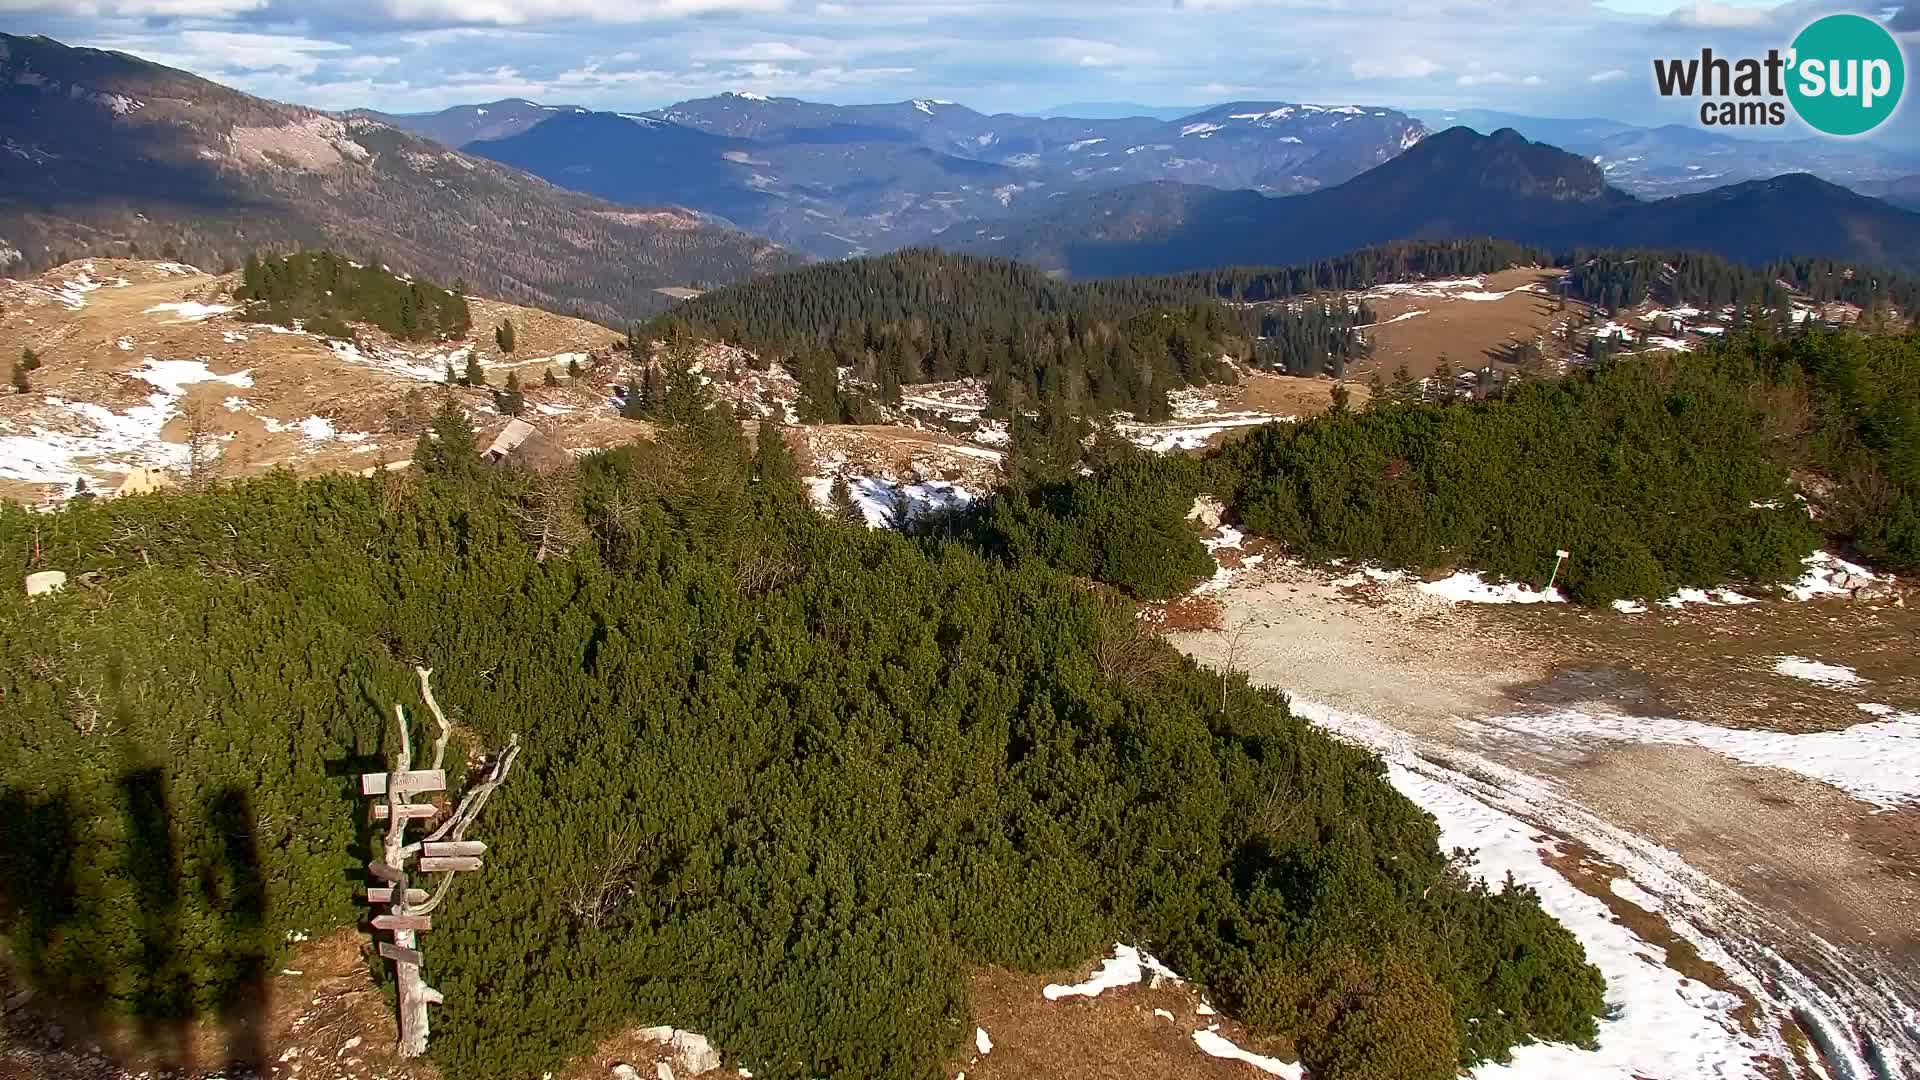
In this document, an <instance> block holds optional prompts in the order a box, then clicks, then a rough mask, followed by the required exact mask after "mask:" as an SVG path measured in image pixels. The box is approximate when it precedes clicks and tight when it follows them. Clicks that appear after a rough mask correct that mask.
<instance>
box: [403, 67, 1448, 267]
mask: <svg viewBox="0 0 1920 1080" xmlns="http://www.w3.org/2000/svg"><path fill="white" fill-rule="evenodd" d="M381 120H382V122H385V123H391V124H395V125H398V126H401V127H406V128H408V129H409V130H412V131H414V132H415V133H417V134H422V135H425V136H427V137H429V138H436V139H441V140H442V141H449V140H458V141H449V145H457V146H459V147H461V148H462V149H464V150H466V151H468V152H470V153H474V154H478V155H480V156H483V157H488V158H491V159H493V160H495V161H499V162H502V163H504V164H508V165H512V166H514V167H516V168H520V169H524V170H526V171H528V172H530V173H533V174H534V175H536V176H540V177H544V178H545V179H547V180H550V181H552V182H553V183H555V184H560V185H563V186H566V187H570V188H574V189H576V190H580V191H584V192H588V193H590V194H594V195H598V196H601V197H603V198H608V199H613V200H616V201H621V202H634V203H654V202H673V203H678V204H681V205H684V206H687V207H690V208H692V209H694V210H698V211H700V212H702V213H707V214H712V215H715V216H716V217H719V218H721V219H723V220H725V221H728V222H730V223H732V224H734V225H737V226H739V227H740V228H743V229H746V230H748V231H751V232H756V233H760V234H762V235H765V236H768V237H771V238H772V239H774V240H776V241H778V242H780V243H782V244H786V245H789V246H791V247H794V248H797V249H799V250H801V251H805V252H807V253H809V254H812V255H816V256H820V257H827V258H837V257H842V256H846V255H850V254H860V253H863V252H868V251H882V250H890V249H893V248H898V247H903V246H906V245H909V244H914V243H918V242H922V241H924V240H926V239H927V238H928V237H931V236H932V235H933V234H934V233H936V232H938V231H939V230H941V229H944V228H947V227H949V226H951V225H953V224H955V223H958V222H961V221H967V220H973V219H983V218H991V217H997V216H1007V215H1010V214H1012V213H1014V212H1015V211H1017V210H1019V209H1021V208H1023V207H1026V206H1030V205H1033V204H1036V203H1041V202H1044V201H1046V200H1049V199H1053V198H1059V197H1064V196H1068V195H1076V194H1078V193H1081V192H1084V191H1091V190H1099V189H1101V188H1108V187H1115V186H1119V185H1123V184H1129V183H1139V182H1143V181H1151V180H1167V179H1175V180H1180V181H1182V182H1187V183H1195V184H1203V185H1207V186H1211V187H1218V188H1226V189H1249V190H1254V191H1260V192H1264V193H1268V194H1291V193H1295V192H1301V191H1312V190H1315V189H1317V188H1321V187H1325V186H1327V185H1329V184H1337V183H1339V182H1341V181H1343V180H1347V179H1350V178H1351V177H1353V176H1354V175H1356V174H1358V173H1360V172H1362V171H1364V170H1366V169H1368V168H1371V167H1372V166H1374V165H1377V164H1379V163H1380V162H1382V161H1385V160H1387V159H1389V158H1391V157H1393V156H1394V155H1395V154H1398V153H1399V152H1400V151H1402V150H1403V149H1405V148H1406V147H1407V146H1409V145H1412V144H1413V143H1414V142H1417V141H1418V140H1419V139H1420V138H1421V137H1422V136H1423V135H1424V134H1425V131H1426V129H1425V128H1424V127H1423V126H1422V125H1421V124H1420V123H1419V122H1418V121H1415V120H1413V119H1412V118H1411V117H1409V116H1407V115H1406V114H1404V113H1401V112H1397V111H1395V110H1391V109H1381V108H1364V107H1361V106H1357V105H1343V106H1321V105H1308V104H1292V103H1285V102H1232V103H1228V104H1225V105H1217V106H1212V107H1210V108H1207V109H1203V110H1200V111H1198V112H1194V113H1191V114H1188V115H1186V116H1183V117H1180V118H1179V119H1176V120H1172V121H1166V120H1159V119H1155V118H1152V117H1138V116H1135V117H1119V118H1112V119H1086V118H1068V117H1033V116H1017V115H1013V114H1010V113H1003V114H998V115H993V116H988V115H984V114H982V113H978V112H975V111H974V110H972V109H969V108H966V107H965V106H961V105H955V104H953V103H951V102H945V101H933V100H915V101H904V102H897V103H893V104H884V105H851V106H840V105H823V104H819V103H815V102H808V101H801V100H799V99H797V98H765V97H761V96H758V95H753V94H737V93H733V94H722V95H719V96H716V97H710V98H701V99H698V100H694V101H686V102H681V103H680V104H678V105H673V106H670V107H668V108H665V109H659V110H655V111H653V112H648V113H608V112H589V111H587V110H583V109H577V108H574V107H549V106H542V105H535V104H533V103H531V102H526V101H505V102H494V103H490V104H487V105H470V106H459V107H456V108H454V109H449V110H445V111H443V112H440V113H436V114H432V115H430V116H425V117H408V116H383V117H381ZM515 128H518V130H514V129H515ZM481 131H486V132H488V134H486V135H476V136H473V137H466V136H467V135H468V133H474V132H481Z"/></svg>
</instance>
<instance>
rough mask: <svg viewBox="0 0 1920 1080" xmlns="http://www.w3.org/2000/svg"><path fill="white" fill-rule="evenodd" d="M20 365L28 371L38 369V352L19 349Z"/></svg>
mask: <svg viewBox="0 0 1920 1080" xmlns="http://www.w3.org/2000/svg"><path fill="white" fill-rule="evenodd" d="M20 366H21V367H23V368H25V369H27V370H28V371H38V370H40V354H39V353H37V352H34V351H33V350H32V349H21V350H20Z"/></svg>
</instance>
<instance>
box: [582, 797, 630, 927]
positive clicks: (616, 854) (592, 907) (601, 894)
mask: <svg viewBox="0 0 1920 1080" xmlns="http://www.w3.org/2000/svg"><path fill="white" fill-rule="evenodd" d="M646 844H647V837H646V832H645V830H643V829H641V828H640V827H639V826H638V825H636V824H634V823H632V822H626V823H623V824H622V825H621V826H620V827H619V828H618V829H616V830H614V832H613V833H612V834H611V835H609V836H608V837H607V854H606V856H605V858H602V859H600V860H598V861H597V862H595V863H594V864H593V865H592V866H591V867H589V869H588V873H587V874H586V875H585V876H584V877H583V878H582V879H581V880H580V882H579V884H578V885H577V886H576V887H575V888H574V889H573V891H572V893H571V895H569V896H568V897H567V899H566V901H565V902H566V905H567V910H568V911H569V912H571V913H572V914H573V915H574V917H575V918H578V919H581V920H582V921H584V922H586V923H588V924H590V925H592V926H593V927H594V929H596V930H597V929H599V928H601V927H602V926H604V925H606V922H607V920H608V919H611V918H612V917H613V916H614V914H615V913H617V912H618V911H619V910H620V908H621V906H622V905H623V904H625V903H626V900H627V897H629V896H631V895H632V894H633V875H634V873H635V872H636V871H637V870H638V869H639V866H640V856H641V854H642V853H643V852H644V851H645V849H646Z"/></svg>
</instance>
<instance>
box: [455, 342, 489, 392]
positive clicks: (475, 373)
mask: <svg viewBox="0 0 1920 1080" xmlns="http://www.w3.org/2000/svg"><path fill="white" fill-rule="evenodd" d="M460 381H461V383H462V384H464V385H466V386H471V387H474V388H475V389H478V388H480V387H483V386H485V385H487V372H486V369H485V368H482V367H481V366H480V354H478V353H475V352H472V351H469V352H468V353H467V371H466V374H465V375H463V376H461V379H460Z"/></svg>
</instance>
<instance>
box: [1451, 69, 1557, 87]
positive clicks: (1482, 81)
mask: <svg viewBox="0 0 1920 1080" xmlns="http://www.w3.org/2000/svg"><path fill="white" fill-rule="evenodd" d="M1454 81H1455V82H1457V83H1459V84H1460V85H1461V86H1540V85H1542V84H1543V83H1544V82H1545V81H1546V80H1544V79H1542V78H1541V77H1540V76H1538V75H1524V76H1521V75H1509V74H1507V73H1506V72H1504V71H1469V72H1467V73H1466V74H1464V75H1462V76H1460V77H1459V78H1458V79H1456V80H1454Z"/></svg>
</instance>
